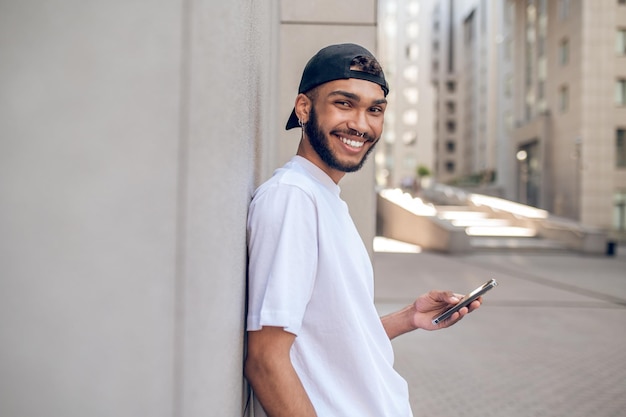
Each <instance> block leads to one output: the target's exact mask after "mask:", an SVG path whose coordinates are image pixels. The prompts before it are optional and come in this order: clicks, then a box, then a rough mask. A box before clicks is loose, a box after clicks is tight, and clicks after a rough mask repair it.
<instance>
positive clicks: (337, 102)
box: [335, 100, 350, 107]
mask: <svg viewBox="0 0 626 417" xmlns="http://www.w3.org/2000/svg"><path fill="white" fill-rule="evenodd" d="M335 104H337V105H339V106H343V107H348V106H350V103H349V102H347V101H343V100H339V101H336V102H335Z"/></svg>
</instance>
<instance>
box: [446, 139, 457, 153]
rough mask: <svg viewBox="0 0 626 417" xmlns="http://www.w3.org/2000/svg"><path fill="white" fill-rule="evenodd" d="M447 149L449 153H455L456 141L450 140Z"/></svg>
mask: <svg viewBox="0 0 626 417" xmlns="http://www.w3.org/2000/svg"><path fill="white" fill-rule="evenodd" d="M446 151H447V152H448V153H454V151H456V142H454V141H453V140H449V141H447V142H446Z"/></svg>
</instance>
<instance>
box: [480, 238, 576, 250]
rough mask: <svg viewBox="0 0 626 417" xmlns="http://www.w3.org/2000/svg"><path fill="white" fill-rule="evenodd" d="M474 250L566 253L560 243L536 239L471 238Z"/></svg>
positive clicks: (564, 247)
mask: <svg viewBox="0 0 626 417" xmlns="http://www.w3.org/2000/svg"><path fill="white" fill-rule="evenodd" d="M470 243H471V246H472V248H473V249H475V250H522V251H539V252H543V251H551V252H554V251H558V252H565V251H568V248H567V246H565V245H564V244H562V243H561V242H557V241H554V240H550V239H543V238H538V237H472V238H471V239H470Z"/></svg>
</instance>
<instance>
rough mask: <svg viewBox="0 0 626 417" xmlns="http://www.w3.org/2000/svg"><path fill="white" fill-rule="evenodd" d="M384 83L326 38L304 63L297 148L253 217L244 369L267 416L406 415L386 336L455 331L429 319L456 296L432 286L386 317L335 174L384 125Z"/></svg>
mask: <svg viewBox="0 0 626 417" xmlns="http://www.w3.org/2000/svg"><path fill="white" fill-rule="evenodd" d="M388 92H389V87H388V85H387V82H386V80H385V76H384V73H383V71H382V69H381V67H380V65H379V63H378V62H377V61H376V59H375V58H374V56H373V55H372V54H371V53H370V52H369V51H367V50H366V49H365V48H363V47H361V46H358V45H354V44H341V45H331V46H328V47H326V48H323V49H322V50H320V51H319V52H318V53H317V54H316V55H315V56H314V57H313V58H311V60H310V61H309V62H308V64H307V65H306V67H305V69H304V73H303V75H302V80H301V82H300V87H299V90H298V96H297V97H296V101H295V106H294V110H293V112H292V114H291V116H290V118H289V121H288V122H287V129H292V128H296V127H298V126H300V127H301V128H302V137H301V140H300V144H299V146H298V151H297V155H296V156H294V157H293V158H292V159H291V161H289V162H288V163H287V164H286V165H285V166H284V167H282V168H280V169H278V170H276V172H275V173H274V175H273V176H272V178H270V179H269V180H268V181H267V182H265V183H264V184H263V185H261V186H260V187H259V188H258V189H257V191H256V192H255V194H254V196H253V200H252V203H251V204H250V209H249V217H248V254H249V283H248V285H249V305H248V323H247V328H248V356H247V358H246V364H245V373H246V377H247V378H248V380H249V382H250V384H251V385H252V387H253V390H254V393H255V397H256V399H257V400H258V401H259V403H260V405H261V406H262V409H257V410H255V416H259V415H263V414H262V413H263V411H265V413H267V415H268V416H270V417H283V416H289V417H308V416H320V417H354V416H359V417H363V416H373V417H409V416H412V413H411V409H410V406H409V396H408V388H407V384H406V382H405V381H404V379H403V378H402V377H401V376H400V375H399V374H398V373H397V372H396V371H395V370H394V369H393V351H392V347H391V342H390V340H391V339H393V338H394V337H396V336H399V335H401V334H403V333H406V332H409V331H412V330H416V329H425V330H435V329H439V328H444V327H448V326H450V325H452V324H454V323H455V322H457V321H458V320H460V319H461V318H462V317H463V316H464V315H465V314H467V313H468V312H469V311H472V310H474V309H476V308H478V307H479V306H480V303H481V300H480V299H479V300H477V301H475V302H473V303H472V304H471V305H470V306H469V308H463V309H461V311H460V312H458V313H455V314H454V315H453V316H452V317H451V318H450V319H448V320H446V321H444V322H442V323H440V324H438V325H433V324H432V321H431V320H432V319H433V317H434V316H436V315H437V314H438V313H441V312H442V311H444V310H445V309H446V308H447V307H450V306H451V305H453V304H455V303H457V302H458V301H459V295H458V294H454V293H452V292H449V291H431V292H429V293H428V294H424V295H422V296H420V297H418V298H417V299H416V300H415V302H414V303H413V304H411V305H410V306H407V307H406V308H404V309H402V310H400V311H398V312H396V313H393V314H390V315H388V316H385V317H382V318H380V317H379V316H378V314H377V312H376V308H375V306H374V302H373V300H374V293H373V271H372V265H371V262H370V259H369V255H368V253H367V250H366V248H365V246H364V244H363V241H362V240H361V238H360V236H359V234H358V232H357V230H356V228H355V227H354V224H353V222H352V219H351V217H350V214H349V212H348V207H347V206H346V204H345V202H344V201H343V200H341V198H340V188H339V186H338V183H339V181H340V180H341V178H343V176H344V175H345V174H346V173H347V172H354V171H356V170H358V169H359V168H361V167H362V165H363V163H364V162H365V160H366V158H367V155H368V154H369V153H370V152H371V151H372V150H373V149H374V146H375V145H376V142H377V141H378V140H379V139H380V136H381V134H382V130H383V119H384V114H385V109H386V107H387V100H386V96H387V94H388Z"/></svg>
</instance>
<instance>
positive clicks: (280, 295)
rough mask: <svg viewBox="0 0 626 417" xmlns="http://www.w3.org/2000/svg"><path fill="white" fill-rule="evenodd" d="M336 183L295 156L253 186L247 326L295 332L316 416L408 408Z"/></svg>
mask: <svg viewBox="0 0 626 417" xmlns="http://www.w3.org/2000/svg"><path fill="white" fill-rule="evenodd" d="M339 193H340V189H339V187H338V186H337V185H336V184H335V183H334V182H333V181H332V180H331V179H330V177H328V176H327V175H326V174H325V173H324V172H323V171H322V170H321V169H319V168H318V167H317V166H315V165H314V164H312V163H311V162H309V161H308V160H306V159H304V158H302V157H299V156H295V157H294V158H292V159H291V161H290V162H288V163H287V164H286V165H285V166H284V167H283V168H280V169H278V170H276V172H275V173H274V175H273V176H272V178H271V179H270V180H268V181H267V182H266V183H264V184H263V185H261V186H260V187H259V189H258V190H257V191H256V192H255V195H254V197H253V200H252V203H251V205H250V210H249V218H248V251H249V308H248V323H247V325H248V330H250V331H253V330H259V329H261V327H262V326H277V327H283V328H285V330H286V331H288V332H291V333H294V334H295V335H297V337H296V339H295V342H294V344H293V346H292V348H291V352H290V353H291V361H292V363H293V366H294V368H295V370H296V373H297V374H298V376H299V377H300V380H301V381H302V384H303V385H304V388H305V390H306V392H307V394H308V395H309V398H310V399H311V402H312V403H313V406H314V407H315V410H316V411H317V414H318V416H320V417H353V416H359V417H366V416H372V417H386V416H388V417H408V416H412V413H411V410H410V405H409V400H408V398H409V397H408V387H407V384H406V382H405V381H404V379H403V378H402V377H401V376H400V375H399V374H398V373H397V372H396V371H395V370H394V369H393V351H392V347H391V342H390V341H389V338H388V337H387V335H386V333H385V330H384V328H383V326H382V324H381V321H380V318H379V316H378V314H377V311H376V309H375V306H374V302H373V298H374V295H373V272H372V266H371V262H370V259H369V256H368V254H367V250H366V249H365V246H364V245H363V241H362V240H361V237H360V236H359V234H358V232H357V230H356V228H355V226H354V223H353V222H352V219H351V217H350V214H349V212H348V207H347V205H346V203H345V202H344V201H343V200H341V198H340V196H339Z"/></svg>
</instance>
